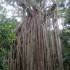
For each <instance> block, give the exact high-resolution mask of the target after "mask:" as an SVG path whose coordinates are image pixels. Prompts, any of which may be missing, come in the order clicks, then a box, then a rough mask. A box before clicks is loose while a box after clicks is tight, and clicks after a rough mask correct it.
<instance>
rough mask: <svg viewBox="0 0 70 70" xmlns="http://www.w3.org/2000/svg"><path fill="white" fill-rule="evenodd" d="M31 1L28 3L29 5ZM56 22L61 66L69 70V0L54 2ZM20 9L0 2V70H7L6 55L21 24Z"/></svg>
mask: <svg viewBox="0 0 70 70" xmlns="http://www.w3.org/2000/svg"><path fill="white" fill-rule="evenodd" d="M31 1H32V0H30V1H29V3H31ZM56 3H57V5H58V10H57V12H58V21H59V29H60V37H61V42H62V48H63V64H64V68H65V70H70V0H56ZM21 11H22V8H21V7H19V6H18V5H17V4H16V2H15V1H13V2H11V1H9V0H0V70H8V53H11V52H12V48H11V46H13V45H14V43H13V41H14V40H15V39H16V38H17V37H16V35H15V33H14V30H15V28H16V26H17V25H19V24H20V23H22V21H21V20H22V19H21V17H22V12H21Z"/></svg>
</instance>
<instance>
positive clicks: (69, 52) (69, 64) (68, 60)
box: [61, 0, 70, 70]
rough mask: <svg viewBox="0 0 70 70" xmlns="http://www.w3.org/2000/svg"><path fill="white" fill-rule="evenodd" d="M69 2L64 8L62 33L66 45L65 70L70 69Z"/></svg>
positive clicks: (64, 51) (64, 49)
mask: <svg viewBox="0 0 70 70" xmlns="http://www.w3.org/2000/svg"><path fill="white" fill-rule="evenodd" d="M69 2H70V0H69ZM69 2H68V3H69ZM68 3H67V6H66V8H65V10H64V13H65V14H64V26H63V30H62V33H61V39H62V41H63V46H64V48H63V57H64V65H65V66H64V67H65V70H70V8H69V5H68Z"/></svg>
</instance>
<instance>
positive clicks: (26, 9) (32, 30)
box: [8, 0, 64, 70]
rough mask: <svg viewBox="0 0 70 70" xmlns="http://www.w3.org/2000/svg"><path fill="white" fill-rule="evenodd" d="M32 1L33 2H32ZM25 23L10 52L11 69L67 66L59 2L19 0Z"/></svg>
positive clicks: (60, 68)
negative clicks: (64, 59) (59, 17)
mask: <svg viewBox="0 0 70 70" xmlns="http://www.w3.org/2000/svg"><path fill="white" fill-rule="evenodd" d="M31 2H32V3H31ZM17 4H18V5H19V6H21V7H22V8H23V17H22V21H23V22H22V23H21V24H20V25H19V26H18V27H17V28H16V29H15V34H16V36H17V39H16V40H15V41H14V43H15V45H14V46H13V47H12V49H13V51H12V53H11V54H10V55H9V58H8V60H9V63H8V64H9V70H64V67H63V59H62V46H61V41H60V36H59V28H58V21H57V4H56V1H52V4H50V6H47V0H32V1H31V0H25V1H24V0H17Z"/></svg>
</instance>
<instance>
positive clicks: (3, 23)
mask: <svg viewBox="0 0 70 70" xmlns="http://www.w3.org/2000/svg"><path fill="white" fill-rule="evenodd" d="M16 24H17V21H16V20H14V19H8V18H6V17H5V16H3V17H0V70H7V64H8V61H7V53H8V52H9V51H11V46H12V45H13V40H14V39H16V36H15V34H14V28H15V26H16Z"/></svg>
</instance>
